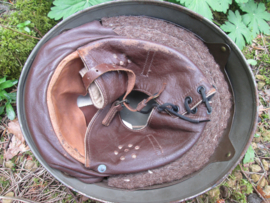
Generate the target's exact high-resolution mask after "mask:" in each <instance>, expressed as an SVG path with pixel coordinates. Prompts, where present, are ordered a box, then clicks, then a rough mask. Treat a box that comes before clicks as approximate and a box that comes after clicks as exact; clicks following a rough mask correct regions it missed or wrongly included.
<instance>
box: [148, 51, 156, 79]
mask: <svg viewBox="0 0 270 203" xmlns="http://www.w3.org/2000/svg"><path fill="white" fill-rule="evenodd" d="M155 55H156V52H154V54H153V57H152V60H151V62H150V65H149V67H148V70H147V73H146V76H147V77H148V73H149V71H150V70H151V66H152V63H153V61H154V57H155Z"/></svg>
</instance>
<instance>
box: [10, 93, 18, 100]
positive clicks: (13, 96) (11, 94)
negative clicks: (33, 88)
mask: <svg viewBox="0 0 270 203" xmlns="http://www.w3.org/2000/svg"><path fill="white" fill-rule="evenodd" d="M8 96H9V98H10V99H11V100H12V101H16V99H17V93H16V92H12V93H8Z"/></svg>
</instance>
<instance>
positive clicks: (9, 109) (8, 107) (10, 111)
mask: <svg viewBox="0 0 270 203" xmlns="http://www.w3.org/2000/svg"><path fill="white" fill-rule="evenodd" d="M6 112H7V117H8V118H9V119H10V120H14V119H15V117H16V114H15V112H14V110H13V107H12V106H11V104H10V103H7V104H6Z"/></svg>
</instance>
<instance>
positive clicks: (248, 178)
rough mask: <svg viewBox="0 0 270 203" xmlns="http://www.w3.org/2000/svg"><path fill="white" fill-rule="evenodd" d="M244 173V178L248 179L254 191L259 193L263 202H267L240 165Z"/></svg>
mask: <svg viewBox="0 0 270 203" xmlns="http://www.w3.org/2000/svg"><path fill="white" fill-rule="evenodd" d="M239 166H240V168H241V171H242V173H243V174H244V176H245V177H246V178H247V179H248V181H249V182H250V184H251V185H252V187H253V188H254V190H255V191H256V192H257V193H258V195H259V196H260V197H261V198H262V199H263V201H265V202H266V200H265V198H264V197H263V196H262V195H261V193H260V192H259V191H258V190H257V188H256V187H255V186H254V185H253V184H252V181H251V180H250V178H249V177H248V175H247V174H246V172H245V171H244V170H243V167H242V166H241V164H239Z"/></svg>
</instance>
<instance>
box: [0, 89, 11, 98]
mask: <svg viewBox="0 0 270 203" xmlns="http://www.w3.org/2000/svg"><path fill="white" fill-rule="evenodd" d="M0 97H1V98H2V99H3V98H4V99H6V100H10V97H9V95H8V93H7V92H6V91H5V90H2V91H0Z"/></svg>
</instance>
